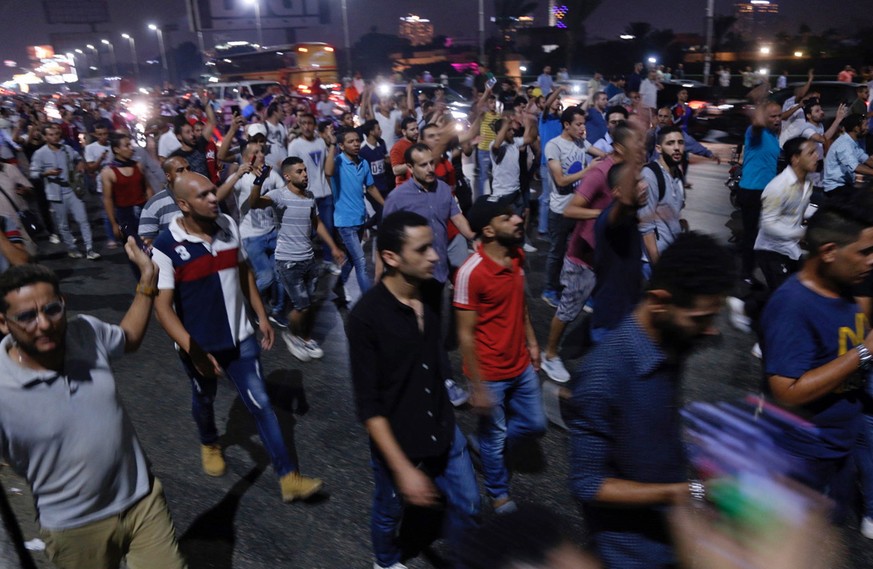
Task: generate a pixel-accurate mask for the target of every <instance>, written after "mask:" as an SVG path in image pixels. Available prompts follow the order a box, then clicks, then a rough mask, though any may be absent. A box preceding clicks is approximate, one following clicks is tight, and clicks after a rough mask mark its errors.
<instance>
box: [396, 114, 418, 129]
mask: <svg viewBox="0 0 873 569" xmlns="http://www.w3.org/2000/svg"><path fill="white" fill-rule="evenodd" d="M413 123H414V124H416V125H417V124H418V120H416V119H415V118H413V117H406V118H405V119H403V120H402V121H400V130H406V128H407V127H408V126H409V125H411V124H413Z"/></svg>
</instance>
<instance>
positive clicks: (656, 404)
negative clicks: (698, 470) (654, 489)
mask: <svg viewBox="0 0 873 569" xmlns="http://www.w3.org/2000/svg"><path fill="white" fill-rule="evenodd" d="M680 369H681V368H680V366H679V365H677V364H673V363H670V362H669V361H668V360H667V357H666V355H665V354H664V352H663V351H662V350H661V348H660V347H659V346H658V345H657V344H656V343H655V342H654V341H653V340H652V339H651V338H650V337H649V336H648V334H646V333H645V331H644V330H643V329H642V327H641V326H640V324H639V323H638V322H637V320H636V318H635V317H634V316H633V315H629V316H627V317H626V318H625V319H624V320H623V321H622V323H621V325H620V326H619V327H618V328H616V329H615V330H614V331H613V332H612V333H610V334H609V335H607V337H606V338H605V340H604V341H603V343H602V344H600V345H598V346H597V347H595V348H594V349H593V350H592V351H591V352H590V353H589V354H588V355H587V356H586V357H585V359H584V360H583V362H582V365H581V366H580V368H579V371H578V372H577V373H576V376H575V377H574V378H573V379H574V382H575V383H572V384H571V385H574V388H573V396H572V399H571V405H570V410H571V412H570V413H569V415H570V417H569V419H570V420H568V421H567V425H568V427H569V430H570V487H571V492H572V494H573V496H575V497H576V498H577V499H579V500H581V501H582V503H583V504H584V507H585V520H586V522H587V523H589V524H590V525H589V528H590V529H591V532H592V537H593V540H594V543H595V546H596V548H597V553H598V554H599V555H600V556H601V559H602V560H603V561H604V563H605V564H606V566H607V567H622V568H626V567H629V568H637V567H640V568H643V567H645V568H651V567H665V566H667V565H668V564H669V563H671V562H673V561H674V560H673V556H672V551H671V548H670V546H669V539H668V534H669V532H668V531H667V525H666V521H665V520H664V519H663V517H662V510H661V508H658V507H638V508H631V507H627V508H609V507H600V506H598V505H597V503H596V501H595V500H596V496H597V493H598V492H599V491H600V488H601V486H602V485H603V482H604V480H605V479H606V478H617V479H620V480H631V481H634V482H643V483H675V482H681V481H683V480H686V479H687V478H686V470H685V469H686V456H685V451H684V447H683V444H682V436H681V420H680V417H679V407H680V405H681V397H680V392H679V385H680V375H679V374H680Z"/></svg>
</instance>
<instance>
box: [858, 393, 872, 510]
mask: <svg viewBox="0 0 873 569" xmlns="http://www.w3.org/2000/svg"><path fill="white" fill-rule="evenodd" d="M868 381H870V380H869V379H868ZM854 456H855V465H856V467H857V468H858V479H859V481H860V483H861V493H862V494H863V498H864V501H863V504H864V507H863V508H862V514H863V515H864V516H866V517H868V518H873V416H871V415H868V414H867V413H864V427H863V429H861V435H860V436H859V437H858V444H857V445H856V446H855V452H854Z"/></svg>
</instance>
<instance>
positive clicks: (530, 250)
mask: <svg viewBox="0 0 873 569" xmlns="http://www.w3.org/2000/svg"><path fill="white" fill-rule="evenodd" d="M521 248H522V249H524V252H525V253H536V252H537V248H536V247H534V246H533V245H531V244H530V243H527V242H525V244H524V245H522V246H521Z"/></svg>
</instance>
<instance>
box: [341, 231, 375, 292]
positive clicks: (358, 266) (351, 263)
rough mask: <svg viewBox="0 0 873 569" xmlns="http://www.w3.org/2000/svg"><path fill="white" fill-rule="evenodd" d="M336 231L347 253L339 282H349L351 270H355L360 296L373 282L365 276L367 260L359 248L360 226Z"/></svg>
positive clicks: (362, 250)
mask: <svg viewBox="0 0 873 569" xmlns="http://www.w3.org/2000/svg"><path fill="white" fill-rule="evenodd" d="M336 230H337V232H339V236H340V239H341V240H342V242H343V245H345V247H346V252H347V253H348V258H347V259H346V262H345V263H343V267H342V271H341V272H340V281H341V282H342V283H343V284H346V283H347V282H348V281H349V275H350V274H351V272H352V269H355V275H356V278H357V279H358V287H360V289H361V294H364V293H365V292H367V291H368V290H370V287H371V286H373V281H371V280H370V276H369V275H368V274H367V258H366V257H365V256H364V248H363V247H361V226H360V225H356V226H354V227H337V228H336Z"/></svg>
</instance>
